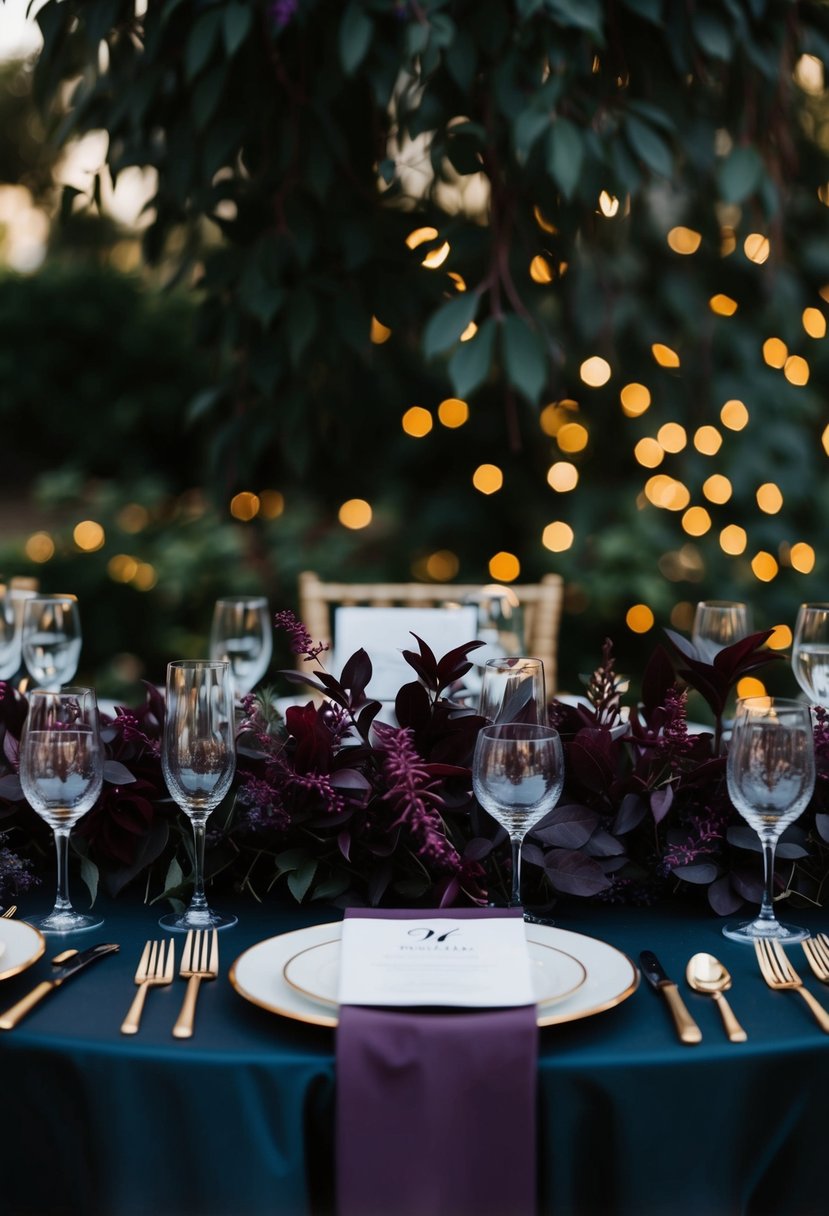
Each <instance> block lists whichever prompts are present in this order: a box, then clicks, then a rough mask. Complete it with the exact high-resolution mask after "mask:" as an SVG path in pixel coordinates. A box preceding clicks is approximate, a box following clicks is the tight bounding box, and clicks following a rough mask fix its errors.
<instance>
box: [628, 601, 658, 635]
mask: <svg viewBox="0 0 829 1216" xmlns="http://www.w3.org/2000/svg"><path fill="white" fill-rule="evenodd" d="M625 624H626V625H627V627H628V629H629V630H630V631H631V633H647V632H648V630H649V629H653V626H654V615H653V612H652V610H651V609H650V608H649V607H648V605H647V604H634V605H633V606H632V607H631V608H628V610H627V612H626V613H625Z"/></svg>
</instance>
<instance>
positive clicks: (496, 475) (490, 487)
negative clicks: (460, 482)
mask: <svg viewBox="0 0 829 1216" xmlns="http://www.w3.org/2000/svg"><path fill="white" fill-rule="evenodd" d="M472 484H473V486H474V487H475V489H476V490H479V491H480V492H481V494H495V493H497V492H498V490H500V489H501V487H502V486H503V484H504V474H503V473H502V471H501V470H500V469H499V468H498V466H497V464H479V465H478V467H477V469H476V470H475V472H474V473H473V474H472Z"/></svg>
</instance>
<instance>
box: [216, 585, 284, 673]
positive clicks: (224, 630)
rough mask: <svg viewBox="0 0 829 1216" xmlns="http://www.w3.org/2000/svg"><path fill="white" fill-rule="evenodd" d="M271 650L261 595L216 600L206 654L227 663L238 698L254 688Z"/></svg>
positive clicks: (267, 617)
mask: <svg viewBox="0 0 829 1216" xmlns="http://www.w3.org/2000/svg"><path fill="white" fill-rule="evenodd" d="M272 653H273V627H272V625H271V619H270V611H269V609H268V601H267V600H266V599H265V597H264V596H242V597H239V598H238V599H220V600H216V603H215V605H214V608H213V621H212V624H211V627H210V657H211V659H219V660H222V661H224V662H227V663H230V669H231V673H232V675H233V687H234V690H235V693H236V695H237V696H239V697H243V696H245V694H246V693H249V692H250V690H251V689H252V688H254V687H255V686H256V685H257V684H258V683H259V681H260V680H261V679H262V677H263V676H264V674H265V672H266V671H267V670H268V664H269V663H270V661H271V655H272Z"/></svg>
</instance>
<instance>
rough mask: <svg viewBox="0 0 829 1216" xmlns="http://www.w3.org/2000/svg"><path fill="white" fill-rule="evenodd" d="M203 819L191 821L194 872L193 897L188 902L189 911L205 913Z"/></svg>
mask: <svg viewBox="0 0 829 1216" xmlns="http://www.w3.org/2000/svg"><path fill="white" fill-rule="evenodd" d="M206 823H207V820H206V819H205V818H198V819H194V820H193V843H194V845H195V853H194V867H195V868H194V871H193V896H192V898H191V900H190V909H191V911H193V912H206V911H207V898H206V896H205V894H204V835H205V825H206Z"/></svg>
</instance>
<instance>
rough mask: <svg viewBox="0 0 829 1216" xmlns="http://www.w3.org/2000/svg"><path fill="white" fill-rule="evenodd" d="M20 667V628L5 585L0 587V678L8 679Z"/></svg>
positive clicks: (12, 602)
mask: <svg viewBox="0 0 829 1216" xmlns="http://www.w3.org/2000/svg"><path fill="white" fill-rule="evenodd" d="M19 669H20V629H19V627H18V621H17V615H16V613H15V604H14V601H13V600H12V598H11V594H10V592H9V591H8V589H7V588H6V587H2V588H0V680H10V679H11V678H12V676H14V675H16V674H17V672H18V671H19Z"/></svg>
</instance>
